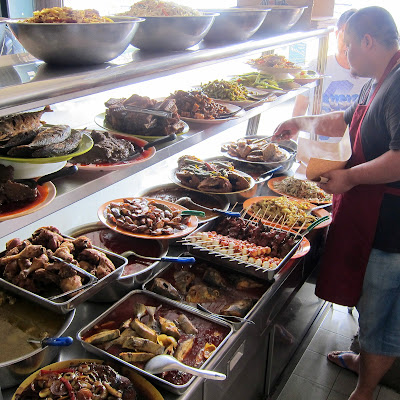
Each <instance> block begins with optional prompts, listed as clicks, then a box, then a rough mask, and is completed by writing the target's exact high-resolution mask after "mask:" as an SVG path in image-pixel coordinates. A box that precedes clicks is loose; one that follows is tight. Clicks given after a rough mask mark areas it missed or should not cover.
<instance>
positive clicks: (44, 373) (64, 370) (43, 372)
mask: <svg viewBox="0 0 400 400" xmlns="http://www.w3.org/2000/svg"><path fill="white" fill-rule="evenodd" d="M65 372H74V370H73V369H71V368H61V369H55V370H53V371H51V370H48V369H41V370H40V374H41V375H47V374H63V373H65Z"/></svg>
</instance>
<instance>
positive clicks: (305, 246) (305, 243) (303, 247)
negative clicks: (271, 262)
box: [290, 237, 311, 260]
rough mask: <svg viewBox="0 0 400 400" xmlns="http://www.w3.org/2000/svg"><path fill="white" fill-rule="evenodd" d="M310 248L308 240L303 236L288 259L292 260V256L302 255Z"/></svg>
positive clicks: (298, 256)
mask: <svg viewBox="0 0 400 400" xmlns="http://www.w3.org/2000/svg"><path fill="white" fill-rule="evenodd" d="M310 248H311V245H310V242H309V241H308V239H307V238H305V237H304V238H303V240H302V241H301V243H300V245H299V248H298V249H297V251H296V253H294V254H293V255H292V257H291V258H290V259H291V260H293V259H294V258H300V257H304V256H305V255H306V254H307V253H308V252H309V251H310Z"/></svg>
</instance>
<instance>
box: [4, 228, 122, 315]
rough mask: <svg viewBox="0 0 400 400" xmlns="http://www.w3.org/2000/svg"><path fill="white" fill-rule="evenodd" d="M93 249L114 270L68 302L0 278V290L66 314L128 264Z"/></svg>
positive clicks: (116, 275)
mask: <svg viewBox="0 0 400 400" xmlns="http://www.w3.org/2000/svg"><path fill="white" fill-rule="evenodd" d="M62 236H63V237H64V238H66V239H71V240H73V239H74V238H73V237H70V236H67V235H62ZM93 248H94V249H96V250H99V251H101V252H103V253H105V254H107V257H108V258H109V259H110V260H111V261H112V262H113V264H114V266H115V270H114V271H113V272H111V273H110V274H108V275H106V276H105V277H104V278H101V279H99V280H98V281H97V282H95V283H94V284H93V285H91V286H89V287H87V288H86V289H83V290H82V291H80V292H78V294H76V295H75V296H73V297H71V298H70V299H68V300H65V301H60V302H58V301H55V300H50V299H48V298H46V297H43V296H40V295H38V294H35V293H33V292H30V291H29V290H25V289H23V288H21V287H19V286H17V285H14V284H13V283H11V282H8V281H6V280H5V279H2V278H0V288H4V289H6V290H8V291H10V292H12V293H14V294H17V295H19V296H21V297H23V298H25V299H28V300H31V301H33V302H35V303H38V304H40V305H41V306H42V307H44V308H47V309H48V310H51V311H54V312H57V313H61V314H66V313H67V312H69V311H71V310H72V309H74V308H76V307H77V306H78V305H79V304H81V303H83V302H84V301H86V300H88V299H89V298H90V297H92V296H93V295H95V294H96V293H98V292H99V291H101V290H102V289H103V288H105V287H107V286H108V285H109V284H110V283H112V282H114V281H115V280H117V279H118V278H119V277H120V276H121V274H122V272H123V271H124V267H125V265H126V264H127V262H128V260H127V259H126V258H125V257H122V256H120V255H118V254H115V253H113V252H111V251H108V250H105V249H101V248H99V247H97V246H93ZM5 253H6V252H5V251H3V252H1V253H0V257H4V255H5Z"/></svg>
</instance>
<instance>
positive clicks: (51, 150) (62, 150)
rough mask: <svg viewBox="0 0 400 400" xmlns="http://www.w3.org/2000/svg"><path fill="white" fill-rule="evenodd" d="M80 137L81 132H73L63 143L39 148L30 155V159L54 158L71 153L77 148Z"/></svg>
mask: <svg viewBox="0 0 400 400" xmlns="http://www.w3.org/2000/svg"><path fill="white" fill-rule="evenodd" d="M82 135H83V132H82V131H76V130H73V131H72V132H71V134H70V135H69V137H68V138H67V139H66V140H64V141H63V142H60V143H55V144H50V145H48V146H44V147H41V148H40V149H37V150H35V151H34V152H33V153H32V157H55V156H62V155H64V154H69V153H72V152H73V151H74V150H75V149H76V148H77V147H78V146H79V143H80V142H81V140H82Z"/></svg>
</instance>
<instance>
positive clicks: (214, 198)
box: [139, 183, 230, 223]
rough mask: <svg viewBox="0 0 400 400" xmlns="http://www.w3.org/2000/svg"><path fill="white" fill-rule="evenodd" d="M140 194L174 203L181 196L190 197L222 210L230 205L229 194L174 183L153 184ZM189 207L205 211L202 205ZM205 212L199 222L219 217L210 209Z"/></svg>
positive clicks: (196, 201)
mask: <svg viewBox="0 0 400 400" xmlns="http://www.w3.org/2000/svg"><path fill="white" fill-rule="evenodd" d="M139 196H145V197H153V198H156V199H162V200H167V201H170V202H172V203H174V202H175V201H176V200H178V199H180V198H181V197H190V198H191V199H192V200H193V201H194V202H195V203H197V204H200V205H202V206H205V207H208V208H219V209H220V210H224V211H226V210H228V208H229V205H230V203H229V200H228V198H227V196H225V195H223V194H214V193H202V192H195V191H193V190H190V189H185V188H183V187H181V186H177V185H176V184H174V183H166V184H164V185H158V186H153V187H151V188H149V189H146V190H145V191H143V192H141V193H139ZM188 208H190V209H191V210H197V209H198V210H200V211H205V210H204V209H203V208H201V207H199V208H197V207H196V206H191V207H188ZM205 212H206V216H205V217H197V218H198V220H199V223H205V222H208V221H211V220H213V219H215V218H218V216H219V215H218V214H216V213H209V211H205Z"/></svg>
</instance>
